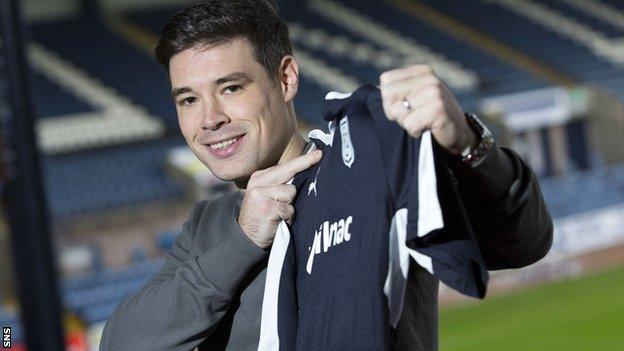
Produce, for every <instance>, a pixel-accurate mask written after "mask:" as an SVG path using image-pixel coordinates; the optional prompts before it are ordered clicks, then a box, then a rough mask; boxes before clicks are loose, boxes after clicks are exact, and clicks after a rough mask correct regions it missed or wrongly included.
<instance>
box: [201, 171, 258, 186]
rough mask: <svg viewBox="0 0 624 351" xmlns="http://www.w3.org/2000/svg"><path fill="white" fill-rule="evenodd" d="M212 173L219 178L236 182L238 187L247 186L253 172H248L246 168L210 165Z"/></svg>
mask: <svg viewBox="0 0 624 351" xmlns="http://www.w3.org/2000/svg"><path fill="white" fill-rule="evenodd" d="M208 168H209V169H210V170H211V171H212V174H213V175H214V176H215V177H217V178H218V179H219V180H222V181H225V182H234V183H235V184H236V186H237V187H239V188H240V187H241V185H243V187H246V185H247V182H248V181H249V177H250V176H251V173H252V172H247V171H245V170H232V169H230V170H221V169H212V168H210V167H208Z"/></svg>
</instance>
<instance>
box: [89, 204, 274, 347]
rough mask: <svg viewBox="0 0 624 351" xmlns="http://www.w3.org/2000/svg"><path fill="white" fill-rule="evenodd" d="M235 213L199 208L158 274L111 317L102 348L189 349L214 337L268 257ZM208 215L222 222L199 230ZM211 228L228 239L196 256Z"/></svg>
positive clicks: (226, 208)
mask: <svg viewBox="0 0 624 351" xmlns="http://www.w3.org/2000/svg"><path fill="white" fill-rule="evenodd" d="M207 207H210V208H208V209H207ZM231 209H232V207H231V206H228V205H227V204H224V203H220V206H218V205H217V206H211V205H210V204H207V203H206V202H200V203H198V205H196V206H195V208H194V210H193V212H192V213H191V215H190V216H189V219H188V220H187V221H186V222H185V223H184V225H183V229H182V232H181V233H180V235H179V236H178V238H177V239H176V241H175V243H174V245H173V247H172V249H171V251H170V252H169V253H168V254H167V260H166V262H165V264H164V265H163V267H162V268H161V269H160V271H159V272H158V273H157V274H156V275H155V276H154V277H153V278H151V279H150V280H149V281H148V282H147V283H146V284H145V285H144V286H143V287H141V289H139V291H138V292H136V293H135V294H134V295H132V296H130V297H129V298H128V299H126V300H125V301H123V302H122V303H120V304H119V306H118V307H117V308H116V309H115V311H114V312H113V314H112V315H111V317H110V318H109V319H108V321H107V323H106V325H105V327H104V331H103V334H102V339H101V342H100V350H180V351H181V350H191V349H193V348H194V347H196V346H198V345H199V344H200V343H201V342H202V341H204V340H205V339H206V338H207V337H208V336H210V334H211V333H212V331H213V330H214V329H215V327H216V326H217V324H218V323H219V321H220V320H221V319H222V318H223V316H224V315H225V313H226V312H227V310H228V307H229V305H230V302H231V301H232V298H233V295H234V294H235V291H236V289H237V287H238V285H239V283H240V282H241V281H242V280H243V279H244V277H245V276H246V275H247V274H248V272H249V271H250V270H251V268H252V267H253V266H254V265H255V264H257V263H258V262H259V261H261V260H262V258H264V257H265V256H266V252H265V251H264V250H262V249H260V248H259V247H258V246H255V245H254V244H253V243H252V242H251V241H250V240H249V239H248V238H247V237H246V235H245V234H244V233H243V232H242V230H241V229H240V227H239V226H238V224H237V221H236V218H234V217H235V216H234V215H233V213H232V210H231ZM207 211H208V212H210V213H212V215H213V216H212V217H213V218H212V219H215V218H219V219H218V220H217V221H218V222H219V223H212V224H214V225H209V226H208V227H209V228H205V227H199V222H200V218H201V217H202V215H203V214H204V213H206V212H207ZM213 222H214V221H213ZM198 227H199V228H198ZM210 230H212V231H217V230H219V231H223V232H224V234H225V235H223V236H224V237H225V239H224V240H221V241H220V242H219V244H218V245H215V246H213V247H208V248H206V249H205V250H203V252H202V253H201V254H200V255H199V256H195V255H194V254H193V253H192V252H193V250H192V248H193V243H194V241H195V237H196V236H197V235H199V234H198V232H201V235H208V234H209V233H206V231H210Z"/></svg>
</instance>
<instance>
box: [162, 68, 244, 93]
mask: <svg viewBox="0 0 624 351" xmlns="http://www.w3.org/2000/svg"><path fill="white" fill-rule="evenodd" d="M235 81H245V82H251V81H252V79H251V77H249V75H247V73H245V72H233V73H230V74H228V75H227V76H225V77H221V78H219V79H216V80H214V81H212V85H221V84H225V83H228V82H235ZM192 91H193V89H191V88H189V87H181V88H173V89H171V96H172V97H173V98H175V97H176V96H178V95H180V94H184V93H189V92H192Z"/></svg>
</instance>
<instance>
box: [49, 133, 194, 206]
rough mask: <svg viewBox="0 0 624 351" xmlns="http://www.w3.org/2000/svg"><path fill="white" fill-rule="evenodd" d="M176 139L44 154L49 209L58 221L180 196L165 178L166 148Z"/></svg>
mask: <svg viewBox="0 0 624 351" xmlns="http://www.w3.org/2000/svg"><path fill="white" fill-rule="evenodd" d="M183 144H184V142H183V141H182V140H181V139H180V138H171V139H164V140H160V141H153V142H147V143H142V144H133V145H124V146H119V147H114V148H107V149H101V150H92V151H85V152H81V153H77V154H70V155H60V156H45V157H44V158H43V171H44V181H45V187H46V192H47V195H48V202H49V207H50V209H51V211H52V213H53V214H54V215H55V216H58V217H59V218H62V217H70V216H75V215H80V214H85V213H92V212H94V211H98V210H107V209H113V208H118V207H121V206H129V205H136V204H140V203H143V202H147V201H154V200H162V199H169V198H172V197H176V196H180V195H181V194H182V188H181V186H180V185H179V184H177V183H175V182H173V181H172V180H171V179H170V178H169V177H167V175H166V174H165V170H164V166H165V156H166V151H167V149H168V148H170V147H174V146H180V145H183Z"/></svg>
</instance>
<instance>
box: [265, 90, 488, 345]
mask: <svg viewBox="0 0 624 351" xmlns="http://www.w3.org/2000/svg"><path fill="white" fill-rule="evenodd" d="M324 118H325V119H326V120H327V121H328V122H329V132H328V133H324V132H322V131H320V130H314V131H312V132H310V135H309V137H310V140H311V141H312V142H313V143H314V145H313V147H312V149H315V148H319V149H321V150H322V151H323V157H322V159H321V160H320V161H319V162H318V163H317V164H316V165H315V166H313V167H311V168H310V169H308V170H306V171H304V172H301V173H299V174H297V175H296V176H295V177H294V179H293V180H291V182H292V184H295V185H296V187H297V190H298V195H297V198H296V199H295V203H294V204H295V210H296V215H295V219H294V221H293V224H292V226H288V225H287V224H286V223H285V222H281V223H280V225H279V227H278V232H277V234H276V237H275V241H274V243H273V246H272V248H271V254H270V257H269V263H268V267H267V280H266V287H265V294H264V299H263V308H262V324H261V333H260V334H261V335H260V343H259V349H260V350H278V349H280V350H294V349H296V350H383V349H387V348H388V345H389V338H390V337H391V336H390V335H391V328H392V327H396V325H397V323H398V321H399V318H400V316H401V311H402V308H403V299H404V292H405V287H406V281H407V276H408V269H409V260H410V259H413V260H415V261H416V262H417V263H418V264H419V265H420V266H422V267H423V268H425V269H426V270H427V271H429V272H430V273H431V274H433V275H434V276H436V277H437V278H438V279H439V280H441V281H442V282H444V283H445V284H447V285H448V286H450V287H452V288H454V289H456V290H458V291H459V292H461V293H463V294H466V295H470V296H474V297H483V296H484V295H485V288H486V284H487V278H488V276H487V271H486V269H485V264H484V262H483V259H482V257H481V254H480V252H479V249H478V246H477V243H476V240H475V237H474V233H473V232H472V229H471V227H470V223H469V222H468V220H467V216H466V214H465V211H464V208H463V206H462V203H461V200H460V198H459V197H458V195H457V192H456V190H455V188H454V185H453V182H452V180H451V175H450V172H449V170H448V169H447V168H446V167H445V165H444V162H443V160H442V155H441V151H439V146H437V145H436V143H435V141H434V140H433V139H432V136H431V134H430V132H425V133H423V135H422V137H421V138H412V137H410V136H409V135H408V134H407V133H406V132H405V131H404V130H403V129H401V128H400V127H399V126H398V125H397V124H396V123H394V122H392V121H389V120H388V119H387V118H386V116H385V114H384V112H383V107H382V102H381V96H380V92H379V90H378V89H377V88H375V87H373V86H368V85H367V86H363V87H361V88H359V89H358V90H356V91H355V92H353V93H352V94H339V93H333V92H332V93H329V94H328V95H327V97H326V102H325V112H324ZM312 149H311V150H312Z"/></svg>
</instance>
